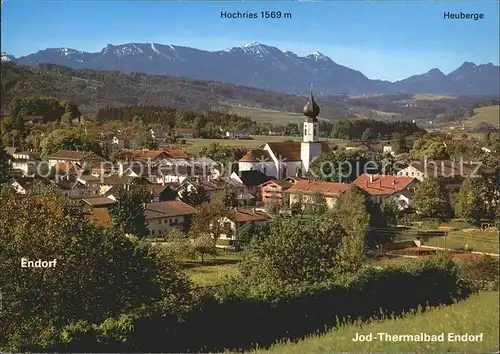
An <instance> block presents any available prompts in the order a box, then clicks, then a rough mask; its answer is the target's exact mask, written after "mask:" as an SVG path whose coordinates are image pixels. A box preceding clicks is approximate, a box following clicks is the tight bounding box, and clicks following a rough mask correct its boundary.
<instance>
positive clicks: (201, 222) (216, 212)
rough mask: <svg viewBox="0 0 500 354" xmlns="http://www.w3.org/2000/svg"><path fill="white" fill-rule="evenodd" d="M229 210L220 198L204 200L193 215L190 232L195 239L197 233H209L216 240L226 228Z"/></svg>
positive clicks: (197, 235)
mask: <svg viewBox="0 0 500 354" xmlns="http://www.w3.org/2000/svg"><path fill="white" fill-rule="evenodd" d="M230 214H231V211H230V210H228V209H227V207H226V206H225V205H224V203H223V202H222V201H221V200H217V199H215V200H212V201H211V202H208V203H207V202H205V203H203V204H201V205H200V206H199V207H198V213H196V215H195V216H194V219H193V224H192V226H191V230H190V234H191V235H192V238H193V239H195V238H197V237H199V235H201V234H204V233H209V234H210V235H211V236H212V237H213V238H214V240H217V239H218V238H219V236H220V234H221V233H222V232H224V231H225V232H228V231H229V230H227V229H226V218H228V217H230Z"/></svg>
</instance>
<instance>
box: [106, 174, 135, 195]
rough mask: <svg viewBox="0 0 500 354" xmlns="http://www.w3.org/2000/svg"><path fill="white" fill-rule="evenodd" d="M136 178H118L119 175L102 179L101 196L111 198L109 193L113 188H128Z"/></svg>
mask: <svg viewBox="0 0 500 354" xmlns="http://www.w3.org/2000/svg"><path fill="white" fill-rule="evenodd" d="M134 179H135V178H134V177H128V176H117V175H112V176H108V177H102V179H101V181H100V182H101V185H100V186H99V188H100V191H99V194H100V195H104V196H109V195H108V194H107V193H108V192H109V191H110V190H111V188H113V187H115V186H117V187H123V188H127V187H128V186H130V185H131V184H132V183H133V180H134Z"/></svg>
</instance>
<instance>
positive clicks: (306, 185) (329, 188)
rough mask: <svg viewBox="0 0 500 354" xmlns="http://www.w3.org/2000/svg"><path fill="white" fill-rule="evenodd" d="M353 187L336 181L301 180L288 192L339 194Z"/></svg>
mask: <svg viewBox="0 0 500 354" xmlns="http://www.w3.org/2000/svg"><path fill="white" fill-rule="evenodd" d="M349 188H351V184H349V183H334V182H324V181H313V180H308V179H305V180H299V181H297V182H295V184H294V185H292V186H291V187H290V188H288V190H287V192H289V193H304V194H316V193H319V194H322V195H324V196H339V195H341V194H342V193H344V192H345V191H346V190H348V189H349Z"/></svg>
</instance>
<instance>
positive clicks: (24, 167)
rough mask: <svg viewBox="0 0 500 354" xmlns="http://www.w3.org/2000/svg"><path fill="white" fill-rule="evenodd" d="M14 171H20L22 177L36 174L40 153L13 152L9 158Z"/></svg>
mask: <svg viewBox="0 0 500 354" xmlns="http://www.w3.org/2000/svg"><path fill="white" fill-rule="evenodd" d="M10 161H11V166H12V169H14V170H20V171H21V173H22V175H23V176H31V175H33V174H35V173H36V172H37V169H38V166H39V165H40V162H41V159H40V153H39V152H33V151H23V152H14V153H13V154H12V158H11V160H10Z"/></svg>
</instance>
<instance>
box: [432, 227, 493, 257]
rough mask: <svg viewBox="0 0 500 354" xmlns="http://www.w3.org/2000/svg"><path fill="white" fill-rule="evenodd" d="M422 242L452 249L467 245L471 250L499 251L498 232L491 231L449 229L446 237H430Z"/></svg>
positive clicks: (462, 247)
mask: <svg viewBox="0 0 500 354" xmlns="http://www.w3.org/2000/svg"><path fill="white" fill-rule="evenodd" d="M423 243H424V245H426V246H434V247H443V248H452V249H464V247H465V245H468V247H469V249H471V250H472V251H477V252H486V253H496V254H498V253H499V241H498V233H497V232H491V231H474V232H465V231H451V232H449V233H448V234H447V235H446V237H442V236H439V237H430V238H429V239H428V240H424V242H423Z"/></svg>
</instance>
